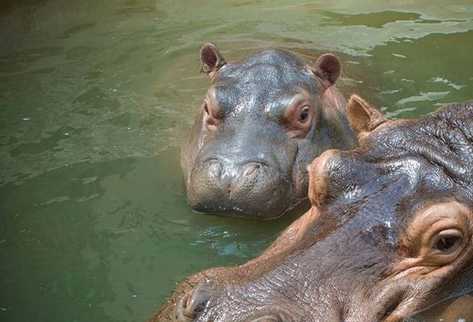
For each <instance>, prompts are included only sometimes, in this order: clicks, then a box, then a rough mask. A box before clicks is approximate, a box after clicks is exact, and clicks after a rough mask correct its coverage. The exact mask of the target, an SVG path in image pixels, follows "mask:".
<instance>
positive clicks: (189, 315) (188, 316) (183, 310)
mask: <svg viewBox="0 0 473 322" xmlns="http://www.w3.org/2000/svg"><path fill="white" fill-rule="evenodd" d="M212 293H213V290H212V289H211V287H210V286H209V285H208V284H200V285H199V286H197V287H196V288H195V289H194V290H193V291H191V292H190V293H187V294H186V295H184V296H183V297H182V298H181V299H180V300H179V303H178V304H177V306H176V318H177V320H178V321H180V322H190V321H192V320H194V319H195V318H196V317H197V316H198V314H199V313H201V312H203V311H204V309H205V307H206V305H207V303H208V301H209V299H210V297H211V296H212Z"/></svg>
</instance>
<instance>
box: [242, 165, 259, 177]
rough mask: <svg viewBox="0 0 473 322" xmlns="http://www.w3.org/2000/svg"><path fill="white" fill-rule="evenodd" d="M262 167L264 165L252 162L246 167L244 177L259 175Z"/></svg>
mask: <svg viewBox="0 0 473 322" xmlns="http://www.w3.org/2000/svg"><path fill="white" fill-rule="evenodd" d="M262 167H263V165H262V164H260V163H256V162H250V163H248V164H246V165H245V168H244V171H243V175H244V176H247V177H249V176H254V175H256V174H257V172H258V171H260V170H261V168H262Z"/></svg>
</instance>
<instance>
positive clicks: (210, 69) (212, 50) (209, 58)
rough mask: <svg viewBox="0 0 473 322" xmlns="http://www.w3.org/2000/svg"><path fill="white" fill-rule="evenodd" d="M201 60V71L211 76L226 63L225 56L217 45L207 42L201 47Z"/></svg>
mask: <svg viewBox="0 0 473 322" xmlns="http://www.w3.org/2000/svg"><path fill="white" fill-rule="evenodd" d="M200 62H201V69H200V71H201V72H203V73H206V74H208V75H209V76H212V75H213V74H214V73H215V72H216V71H218V70H219V69H220V68H221V67H222V66H223V65H225V64H226V62H225V58H223V56H222V55H221V54H220V52H219V51H218V49H217V46H215V45H214V44H212V43H206V44H204V45H203V46H202V47H201V48H200Z"/></svg>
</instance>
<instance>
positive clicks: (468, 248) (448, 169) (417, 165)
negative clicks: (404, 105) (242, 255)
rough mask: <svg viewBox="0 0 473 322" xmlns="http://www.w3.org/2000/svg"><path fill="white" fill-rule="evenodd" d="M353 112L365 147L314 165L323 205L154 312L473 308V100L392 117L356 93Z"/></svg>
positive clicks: (186, 317)
mask: <svg viewBox="0 0 473 322" xmlns="http://www.w3.org/2000/svg"><path fill="white" fill-rule="evenodd" d="M348 116H349V119H350V122H351V124H352V126H353V128H354V129H356V131H357V132H358V135H359V138H360V147H359V148H357V149H355V150H352V151H347V152H341V151H336V150H331V151H327V152H325V153H323V154H322V155H321V156H320V157H319V158H317V159H316V160H315V161H314V162H313V163H312V164H311V166H310V169H309V173H310V187H309V198H310V200H311V204H312V208H311V209H310V210H309V211H308V212H307V213H306V214H305V215H304V216H302V217H300V218H299V219H298V220H296V221H295V222H294V223H293V224H292V225H291V226H290V227H289V228H288V229H287V230H286V231H285V232H283V233H282V235H281V236H280V237H279V238H278V239H277V240H276V242H275V243H274V244H273V245H272V246H271V247H270V248H269V249H268V250H267V251H266V252H265V253H263V254H262V255H261V256H260V257H258V258H256V259H254V260H252V261H250V262H248V263H246V264H244V265H242V266H238V267H233V268H214V269H210V270H207V271H204V272H202V273H199V274H196V275H194V276H192V277H190V278H188V279H187V280H186V281H185V282H183V283H182V284H180V285H179V286H178V288H177V290H176V293H175V295H174V296H173V297H172V298H171V300H170V301H169V303H168V304H167V305H165V306H164V307H163V308H162V310H161V311H160V313H158V315H157V316H155V318H154V321H161V322H162V321H179V322H184V321H188V322H189V321H196V322H210V321H212V322H243V321H245V322H246V321H251V322H263V321H281V322H319V321H340V322H341V321H351V322H355V321H356V322H362V321H363V322H365V321H373V322H374V321H389V322H393V321H402V320H404V319H407V318H415V319H419V320H421V321H424V320H428V321H442V319H444V320H443V321H447V320H445V319H447V318H448V319H460V318H463V319H465V321H468V320H469V319H472V318H473V309H472V307H473V306H472V304H473V301H472V297H471V296H468V294H472V293H473V104H471V103H469V104H458V105H452V106H449V107H447V108H444V109H443V110H441V111H439V112H437V113H435V114H434V115H432V116H428V117H426V118H424V119H420V120H399V121H388V120H385V119H384V117H383V116H382V115H381V114H380V113H379V112H378V111H377V110H376V109H374V108H372V107H371V106H369V105H368V104H367V103H366V102H364V101H363V100H362V99H360V98H358V97H353V98H352V99H351V100H350V102H349V104H348ZM452 299H457V300H453V301H452ZM449 301H450V302H449Z"/></svg>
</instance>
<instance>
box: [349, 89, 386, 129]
mask: <svg viewBox="0 0 473 322" xmlns="http://www.w3.org/2000/svg"><path fill="white" fill-rule="evenodd" d="M347 116H348V121H349V122H350V125H351V127H352V129H353V130H354V131H355V132H356V133H357V134H361V133H366V132H371V131H373V130H374V129H376V128H377V127H378V126H379V125H380V124H381V123H384V122H385V121H386V118H385V117H384V115H383V113H381V112H380V111H379V110H378V109H376V108H375V107H373V106H371V105H370V104H368V103H367V102H366V101H365V100H364V99H362V98H361V97H359V96H358V95H352V96H351V97H350V100H349V101H348V105H347Z"/></svg>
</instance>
